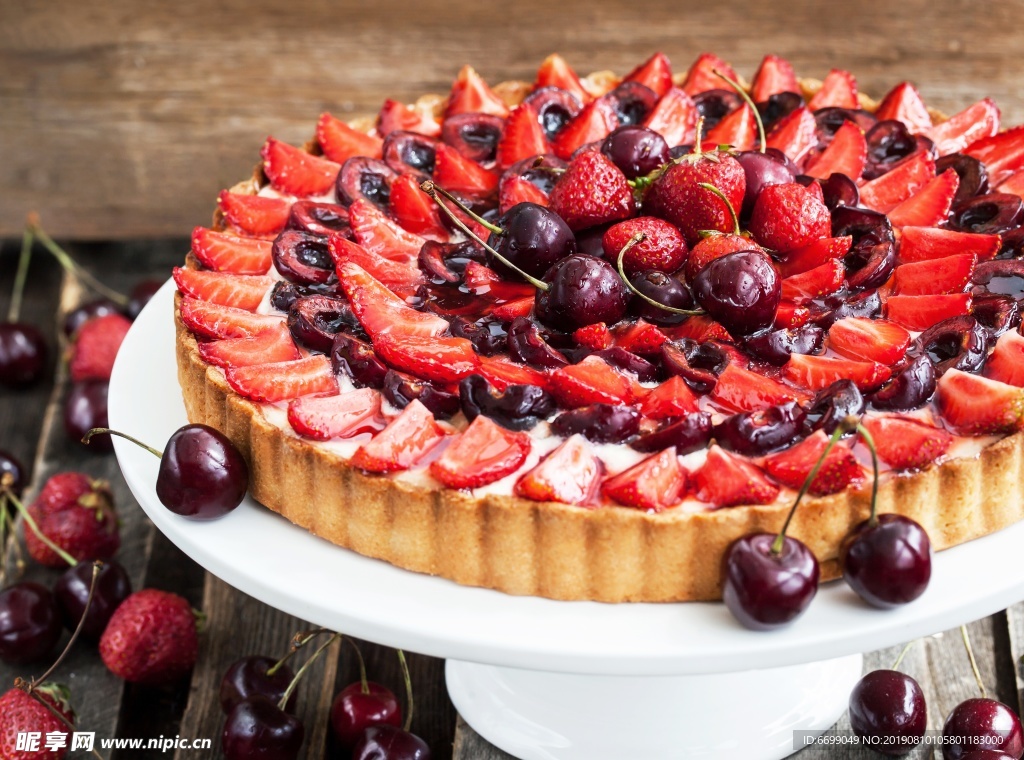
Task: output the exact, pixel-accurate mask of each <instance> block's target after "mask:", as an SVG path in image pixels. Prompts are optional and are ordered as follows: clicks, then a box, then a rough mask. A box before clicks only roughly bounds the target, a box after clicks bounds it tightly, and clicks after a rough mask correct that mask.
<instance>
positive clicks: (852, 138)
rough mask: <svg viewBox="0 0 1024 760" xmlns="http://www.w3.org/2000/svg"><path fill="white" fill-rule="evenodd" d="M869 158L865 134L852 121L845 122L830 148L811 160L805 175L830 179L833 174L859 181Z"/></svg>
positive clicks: (837, 131)
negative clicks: (843, 175)
mask: <svg viewBox="0 0 1024 760" xmlns="http://www.w3.org/2000/svg"><path fill="white" fill-rule="evenodd" d="M867 158H868V143H867V140H865V139H864V133H863V132H861V130H860V127H858V126H857V125H856V124H855V123H853V122H852V121H844V122H843V124H842V126H840V127H839V129H838V130H836V134H835V137H833V138H832V142H831V143H829V146H828V147H827V148H825V150H824V151H822V153H821V154H820V155H818V156H816V157H815V158H813V159H811V161H810V162H809V163H808V164H807V168H806V169H805V170H804V173H805V174H807V175H809V176H811V177H817V178H818V179H828V178H829V176H831V175H832V174H845V175H846V176H847V177H849V178H850V179H854V180H857V179H860V175H861V174H862V173H863V172H864V164H865V163H867Z"/></svg>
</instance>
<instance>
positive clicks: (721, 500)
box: [691, 444, 779, 507]
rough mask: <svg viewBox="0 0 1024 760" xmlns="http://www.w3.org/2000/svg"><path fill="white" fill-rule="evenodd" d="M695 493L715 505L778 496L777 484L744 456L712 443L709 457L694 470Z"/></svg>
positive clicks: (770, 499)
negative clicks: (731, 452)
mask: <svg viewBox="0 0 1024 760" xmlns="http://www.w3.org/2000/svg"><path fill="white" fill-rule="evenodd" d="M691 490H693V491H694V493H695V495H696V497H697V498H698V499H700V500H701V501H703V502H705V503H707V504H713V505H714V506H716V507H736V506H740V505H743V504H771V503H772V502H773V501H775V499H776V498H778V496H779V487H778V486H777V485H776V484H775V483H772V482H771V481H770V480H768V478H767V477H765V474H764V473H763V472H761V470H760V469H758V468H757V467H756V466H754V465H753V464H751V463H750V462H748V461H747V460H746V459H743V458H742V457H740V456H738V455H736V454H730V453H728V452H726V451H725V450H724V449H723V448H722V447H721V446H719V445H717V444H712V445H711V448H709V449H708V458H707V460H706V461H705V462H704V464H703V465H701V467H700V469H698V470H697V471H696V472H694V473H693V486H692V488H691Z"/></svg>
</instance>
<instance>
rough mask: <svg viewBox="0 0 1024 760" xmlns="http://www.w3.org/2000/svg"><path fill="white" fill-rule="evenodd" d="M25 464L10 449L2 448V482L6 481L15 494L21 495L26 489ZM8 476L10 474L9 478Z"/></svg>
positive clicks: (0, 479)
mask: <svg viewBox="0 0 1024 760" xmlns="http://www.w3.org/2000/svg"><path fill="white" fill-rule="evenodd" d="M26 475H27V472H26V470H25V466H24V465H23V464H22V463H21V462H19V461H18V458H17V457H15V456H14V454H12V453H10V452H9V451H4V450H3V449H0V482H6V483H7V488H9V489H10V490H11V492H12V493H13V494H14V495H15V496H21V492H22V491H23V490H25V476H26ZM7 476H10V477H9V479H8V477H7Z"/></svg>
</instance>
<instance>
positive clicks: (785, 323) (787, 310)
mask: <svg viewBox="0 0 1024 760" xmlns="http://www.w3.org/2000/svg"><path fill="white" fill-rule="evenodd" d="M810 321H811V310H810V309H809V308H807V307H806V306H797V305H796V304H792V303H789V302H788V301H781V302H780V303H779V308H778V311H776V312H775V325H774V326H775V329H776V330H777V329H779V328H784V327H785V328H795V327H803V326H804V325H806V324H807V323H808V322H810Z"/></svg>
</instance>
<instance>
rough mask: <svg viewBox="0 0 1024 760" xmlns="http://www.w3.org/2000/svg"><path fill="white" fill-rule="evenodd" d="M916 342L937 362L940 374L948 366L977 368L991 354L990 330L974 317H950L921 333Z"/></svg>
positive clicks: (961, 368)
mask: <svg viewBox="0 0 1024 760" xmlns="http://www.w3.org/2000/svg"><path fill="white" fill-rule="evenodd" d="M914 346H915V348H916V350H918V351H920V352H921V353H922V354H925V355H927V356H928V358H929V359H931V360H932V361H933V362H935V373H936V375H939V376H941V375H942V374H943V373H944V372H945V371H946V370H947V369H959V370H962V371H964V372H977V371H978V370H980V369H981V368H982V366H983V365H984V364H985V359H987V358H988V349H989V336H988V330H986V329H985V328H984V327H983V326H982V325H980V324H978V320H976V319H975V318H974V317H971V316H966V315H965V316H960V317H950V318H949V319H944V320H942V321H941V322H939V323H938V324H937V325H933V326H932V327H929V328H928V329H927V330H925V331H924V332H923V333H921V335H920V336H919V337H918V338H917V340H916V341H914Z"/></svg>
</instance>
